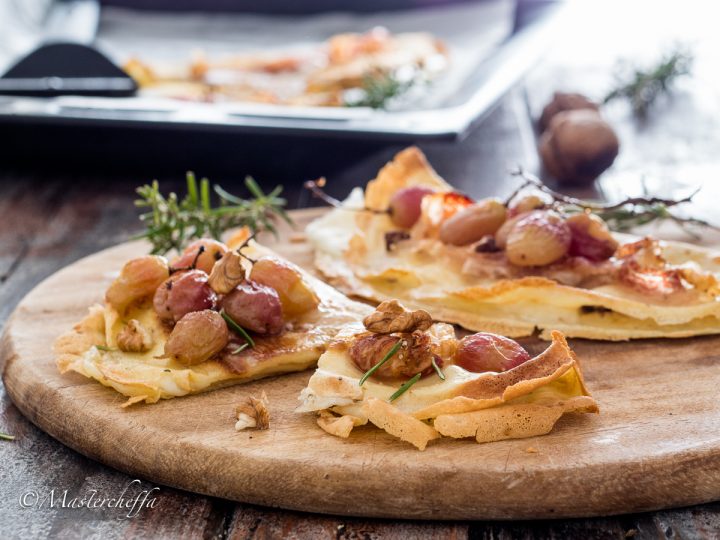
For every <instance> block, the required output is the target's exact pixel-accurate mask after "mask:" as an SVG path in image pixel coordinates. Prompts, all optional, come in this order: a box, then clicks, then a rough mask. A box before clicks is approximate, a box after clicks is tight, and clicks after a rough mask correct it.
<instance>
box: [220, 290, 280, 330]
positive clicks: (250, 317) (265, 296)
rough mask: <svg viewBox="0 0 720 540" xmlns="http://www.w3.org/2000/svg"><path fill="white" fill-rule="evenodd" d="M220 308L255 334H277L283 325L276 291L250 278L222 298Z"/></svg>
mask: <svg viewBox="0 0 720 540" xmlns="http://www.w3.org/2000/svg"><path fill="white" fill-rule="evenodd" d="M222 308H223V309H224V310H225V313H227V314H228V316H229V317H230V318H231V319H232V320H233V321H235V322H236V323H238V324H239V325H240V326H242V327H243V328H244V329H246V330H250V331H251V332H255V333H256V334H278V333H279V332H281V331H282V329H283V326H284V322H283V313H282V305H281V303H280V297H279V296H278V293H277V292H276V291H275V289H273V288H271V287H268V286H266V285H261V284H260V283H256V282H254V281H251V280H246V281H243V282H242V283H241V284H240V285H238V286H237V287H236V288H235V289H233V290H232V291H231V292H230V294H228V295H227V296H226V297H225V298H223V300H222Z"/></svg>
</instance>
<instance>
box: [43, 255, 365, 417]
mask: <svg viewBox="0 0 720 540" xmlns="http://www.w3.org/2000/svg"><path fill="white" fill-rule="evenodd" d="M243 253H244V254H246V255H247V256H248V257H251V258H255V259H257V258H259V257H261V256H263V255H273V252H272V251H271V250H269V249H268V248H265V247H263V246H260V245H258V244H256V243H252V244H251V245H250V246H248V247H247V248H245V249H243ZM303 279H304V280H305V282H306V283H307V284H309V285H310V286H311V288H312V289H313V291H314V292H315V293H316V294H317V296H318V297H319V299H320V304H319V306H318V308H317V309H314V310H311V311H309V312H307V313H305V314H303V315H302V316H301V317H300V318H299V319H298V320H296V321H294V323H293V325H292V329H291V330H289V331H285V332H284V333H282V334H280V335H279V336H270V337H256V338H255V344H256V346H255V348H247V349H245V350H243V351H241V352H239V353H237V354H233V355H232V357H231V360H229V361H225V360H218V359H210V360H207V361H205V362H202V363H200V364H196V365H192V366H186V365H184V364H182V363H180V362H178V361H177V360H175V359H173V358H169V357H163V352H164V346H165V342H166V341H167V337H168V334H169V330H168V329H167V328H166V327H164V326H163V324H162V323H161V321H160V319H159V318H158V316H157V314H156V313H155V311H154V310H153V307H152V302H150V301H148V302H145V303H143V304H141V305H138V306H134V307H131V308H130V309H129V310H128V312H127V313H125V314H124V315H123V316H122V317H121V316H120V314H119V313H118V312H117V311H116V310H114V309H113V308H112V307H110V306H102V305H96V306H92V307H91V308H90V312H89V314H88V315H87V316H86V317H85V318H84V319H83V320H82V321H81V322H80V323H79V324H77V325H76V326H75V328H74V329H73V330H72V331H70V332H68V333H67V334H64V335H62V336H60V337H59V338H58V339H57V341H56V343H55V352H56V354H57V365H58V368H59V369H60V371H61V372H62V373H66V372H68V371H74V372H77V373H80V374H81V375H84V376H86V377H90V378H93V379H95V380H97V381H98V382H100V383H101V384H103V385H105V386H109V387H112V388H114V389H115V390H117V391H118V392H120V393H121V394H123V395H125V396H127V397H128V400H127V401H126V402H125V403H124V406H127V405H131V404H133V403H137V402H140V401H145V402H146V403H155V402H157V401H158V400H159V399H168V398H173V397H179V396H185V395H188V394H196V393H199V392H206V391H208V390H213V389H215V388H220V387H224V386H229V385H232V384H238V383H242V382H246V381H250V380H253V379H259V378H262V377H268V376H271V375H276V374H280V373H288V372H293V371H302V370H304V369H307V368H309V367H312V366H313V365H315V362H316V361H317V359H318V357H319V356H320V355H321V354H322V352H323V351H324V350H325V348H326V346H327V344H328V343H329V342H330V340H331V339H332V338H334V337H335V335H336V334H337V332H338V331H339V330H340V329H341V328H342V327H343V326H344V325H346V324H348V323H349V322H351V321H356V320H358V318H362V317H363V316H365V315H367V313H368V312H369V311H372V310H371V308H369V307H368V306H366V305H364V304H360V303H358V302H354V301H352V300H349V299H348V298H346V297H345V296H344V295H343V294H341V293H339V292H338V291H336V290H335V289H333V288H332V287H330V286H328V285H326V284H324V283H322V282H321V281H319V280H318V279H316V278H314V277H312V276H311V275H309V274H307V273H306V272H303ZM130 319H136V320H138V321H139V322H140V323H141V325H142V326H143V327H144V328H145V329H146V330H148V331H149V332H150V334H151V335H152V337H153V346H152V348H151V349H150V350H149V351H147V352H144V353H130V352H123V351H120V350H118V349H117V335H118V332H119V331H120V329H121V328H122V327H123V325H124V322H125V321H128V320H130Z"/></svg>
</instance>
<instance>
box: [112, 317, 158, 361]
mask: <svg viewBox="0 0 720 540" xmlns="http://www.w3.org/2000/svg"><path fill="white" fill-rule="evenodd" d="M117 344H118V348H119V349H120V350H121V351H123V352H135V353H137V352H146V351H149V350H150V348H151V347H152V345H153V339H152V335H151V334H150V332H148V331H147V330H146V329H145V328H143V326H142V325H141V324H140V321H138V320H137V319H130V320H129V321H128V322H127V324H126V325H125V326H124V327H123V329H122V330H120V333H119V334H118V336H117Z"/></svg>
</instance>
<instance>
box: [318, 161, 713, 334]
mask: <svg viewBox="0 0 720 540" xmlns="http://www.w3.org/2000/svg"><path fill="white" fill-rule="evenodd" d="M407 186H427V187H430V188H432V189H434V190H436V191H439V192H449V191H452V187H451V186H450V185H449V184H448V183H446V182H445V181H444V180H443V179H442V178H440V177H439V176H438V175H437V173H436V172H435V171H434V170H433V169H432V167H431V166H430V165H429V164H428V163H427V161H426V159H425V157H424V155H423V154H422V153H421V152H420V151H419V150H418V149H417V148H414V147H413V148H408V149H406V150H404V151H402V152H400V153H399V154H398V155H397V156H396V157H395V158H394V160H393V161H392V162H390V163H388V164H387V165H386V166H385V167H383V168H382V169H381V170H380V172H379V173H378V176H377V178H375V179H374V180H372V181H371V182H369V183H368V185H367V189H366V191H365V193H363V191H362V190H361V189H359V188H356V189H355V190H354V191H353V192H352V193H351V195H350V196H349V198H348V199H347V200H346V201H345V202H344V205H345V206H346V207H347V208H355V209H357V208H362V207H366V208H373V209H386V208H388V204H389V201H390V198H391V197H392V195H393V194H394V193H395V192H396V191H398V190H399V189H401V188H403V187H407ZM394 230H397V226H394V225H393V224H392V222H391V220H390V218H389V217H388V216H387V215H385V214H373V213H369V212H358V211H349V210H345V209H334V210H332V211H330V212H329V213H328V214H327V215H325V216H323V217H321V218H320V219H318V220H316V221H315V222H313V223H311V224H310V225H309V226H308V228H307V236H308V239H309V240H310V242H311V243H312V244H313V246H314V248H315V253H316V258H315V264H316V266H317V268H318V269H319V270H320V271H321V272H322V274H323V275H324V276H325V277H326V278H327V279H328V280H329V282H330V283H332V284H334V285H335V286H336V287H337V288H339V289H340V290H342V291H343V292H345V293H346V294H349V295H352V296H356V297H361V298H365V299H368V300H373V301H376V302H379V301H382V300H387V299H391V298H397V299H398V300H400V301H401V302H402V303H403V304H405V305H406V306H407V307H409V308H413V309H419V308H422V309H425V310H427V311H428V312H430V314H431V315H432V316H433V318H434V319H435V320H439V321H446V322H452V323H457V324H460V325H462V326H464V327H465V328H467V329H469V330H473V331H488V332H496V333H499V334H503V335H506V336H510V337H520V336H527V335H531V334H532V333H533V332H534V331H535V330H536V329H537V330H539V331H540V336H541V337H542V338H543V339H550V337H551V336H550V329H557V330H559V331H561V332H563V333H564V334H565V335H566V336H568V337H584V338H591V339H603V340H628V339H634V338H657V337H672V338H679V337H685V336H695V335H703V334H715V333H718V332H720V318H719V317H720V302H718V295H717V291H712V292H705V293H703V294H698V295H684V296H682V297H681V298H678V299H673V298H667V297H652V296H644V295H642V294H639V293H638V292H637V291H633V290H632V289H630V288H628V287H626V286H623V285H621V284H609V285H608V284H606V285H603V286H598V287H595V288H579V287H574V286H568V285H562V284H560V283H558V282H557V281H554V280H552V279H548V278H547V277H542V276H525V277H521V278H517V279H492V278H483V277H475V276H472V275H468V274H466V273H464V272H463V270H462V265H461V264H459V263H455V262H453V261H452V260H450V258H449V257H445V255H446V252H445V251H444V250H445V247H444V246H443V245H442V244H441V243H440V242H439V241H435V243H434V244H433V243H432V241H427V242H426V245H425V246H424V247H423V249H422V250H414V249H398V250H393V251H391V252H388V250H387V248H386V238H385V234H386V233H387V232H390V231H394ZM615 236H616V238H617V239H618V240H619V241H620V243H621V244H622V243H626V242H629V241H631V240H637V239H636V238H633V237H630V236H628V235H619V234H618V235H615ZM411 242H412V241H410V243H411ZM659 246H660V248H661V250H662V256H663V257H664V258H665V259H666V260H667V262H668V263H670V264H672V265H684V266H685V267H688V266H691V267H692V268H695V269H699V270H702V271H704V272H707V273H708V275H710V276H711V277H712V280H713V281H714V278H716V277H717V276H720V253H718V252H716V251H714V250H710V249H705V248H700V247H696V246H692V245H689V244H684V243H680V242H660V243H659Z"/></svg>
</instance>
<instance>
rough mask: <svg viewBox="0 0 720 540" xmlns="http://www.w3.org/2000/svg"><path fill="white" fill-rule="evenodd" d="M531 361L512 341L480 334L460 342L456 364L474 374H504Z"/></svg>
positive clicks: (483, 333) (520, 347)
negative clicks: (503, 372) (490, 372)
mask: <svg viewBox="0 0 720 540" xmlns="http://www.w3.org/2000/svg"><path fill="white" fill-rule="evenodd" d="M528 360H530V355H529V354H528V352H527V351H526V350H525V349H523V348H522V346H521V345H520V344H519V343H517V342H516V341H513V340H512V339H509V338H506V337H503V336H499V335H497V334H491V333H488V332H478V333H477V334H473V335H470V336H466V337H464V338H462V339H461V340H460V343H459V344H458V348H457V351H456V352H455V364H457V365H458V366H460V367H461V368H463V369H466V370H468V371H472V372H474V373H483V372H486V371H495V372H502V371H507V370H509V369H512V368H514V367H517V366H519V365H520V364H523V363H525V362H527V361H528Z"/></svg>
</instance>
